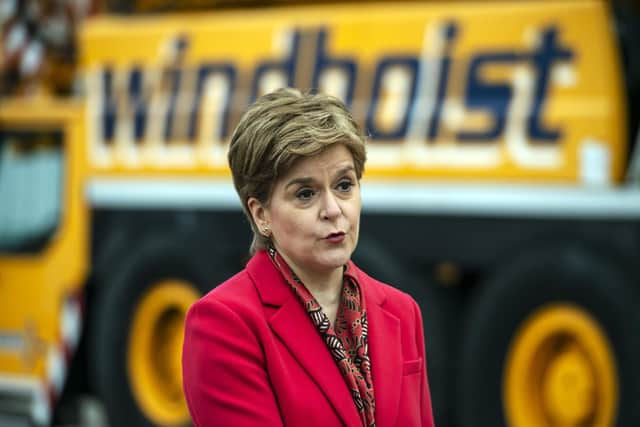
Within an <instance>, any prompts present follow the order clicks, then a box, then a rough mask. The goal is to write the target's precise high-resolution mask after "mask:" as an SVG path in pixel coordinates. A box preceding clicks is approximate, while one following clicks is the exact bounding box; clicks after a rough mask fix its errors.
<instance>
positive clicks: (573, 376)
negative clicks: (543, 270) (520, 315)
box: [503, 304, 618, 427]
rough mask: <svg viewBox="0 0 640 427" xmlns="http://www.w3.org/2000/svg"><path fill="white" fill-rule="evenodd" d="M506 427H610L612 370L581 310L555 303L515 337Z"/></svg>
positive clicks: (601, 338) (614, 389) (614, 388)
mask: <svg viewBox="0 0 640 427" xmlns="http://www.w3.org/2000/svg"><path fill="white" fill-rule="evenodd" d="M503 401H504V405H505V412H506V415H507V424H508V425H509V426H510V427H546V426H548V427H578V426H580V427H610V426H612V425H614V423H615V416H616V407H617V403H618V384H617V369H616V366H615V361H614V358H613V353H612V351H611V346H610V345H609V342H608V340H607V337H606V336H605V334H604V332H603V331H602V329H601V327H600V326H599V324H598V323H597V322H596V321H595V320H594V319H593V318H592V317H591V316H590V315H589V314H588V313H587V312H586V311H584V310H583V309H581V308H579V307H577V306H572V305H567V304H554V305H551V306H547V307H543V308H541V309H540V310H538V311H537V312H536V313H534V314H533V315H532V316H531V317H530V318H529V319H528V320H527V321H526V322H525V323H524V324H523V325H522V327H521V328H520V330H519V331H518V332H517V333H516V336H515V338H514V340H513V341H512V343H511V347H510V349H509V353H508V355H507V361H506V366H505V372H504V383H503Z"/></svg>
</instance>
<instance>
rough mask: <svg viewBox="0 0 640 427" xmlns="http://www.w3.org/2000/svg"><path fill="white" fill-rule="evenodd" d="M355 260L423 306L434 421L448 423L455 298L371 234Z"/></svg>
mask: <svg viewBox="0 0 640 427" xmlns="http://www.w3.org/2000/svg"><path fill="white" fill-rule="evenodd" d="M353 261H354V262H355V263H356V265H357V266H358V267H360V268H361V269H362V270H364V271H365V272H366V273H367V274H369V275H370V276H372V277H374V278H375V279H377V280H380V281H382V282H385V283H388V284H390V285H392V286H394V287H396V288H398V289H400V290H401V291H403V292H406V293H407V294H409V295H411V296H412V297H413V299H414V300H415V301H416V302H417V303H418V305H419V306H420V309H421V312H422V323H423V328H424V336H425V347H426V352H427V370H428V377H429V389H430V391H431V404H432V408H433V415H434V422H435V425H437V426H439V427H440V426H442V427H445V426H447V425H448V410H447V405H448V399H447V395H448V393H449V392H450V390H448V383H450V380H449V375H448V370H449V369H450V368H451V366H450V357H449V356H450V342H449V340H448V334H447V328H448V326H449V325H451V324H452V322H449V321H447V319H448V318H449V317H450V315H451V314H452V313H453V310H452V308H451V305H452V304H453V302H452V301H450V300H449V299H448V298H447V297H448V296H446V295H444V294H443V293H442V292H439V291H442V289H439V288H437V287H436V285H435V284H434V283H433V282H431V281H430V280H429V279H426V278H418V277H417V276H416V275H414V274H411V273H410V272H409V271H408V269H407V268H406V267H405V266H403V265H402V264H401V263H400V262H399V261H398V260H397V259H396V257H394V256H393V254H391V253H389V251H388V250H386V249H385V248H384V247H383V246H382V245H381V244H380V243H378V242H377V241H376V240H374V239H373V238H371V237H369V236H361V237H360V241H359V243H358V249H357V251H356V252H355V253H354V255H353Z"/></svg>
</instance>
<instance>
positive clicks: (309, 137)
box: [228, 88, 366, 254]
mask: <svg viewBox="0 0 640 427" xmlns="http://www.w3.org/2000/svg"><path fill="white" fill-rule="evenodd" d="M335 144H342V145H344V146H345V147H346V148H347V149H348V150H349V152H350V153H351V155H352V156H353V163H354V168H355V172H356V176H357V178H358V180H360V178H361V177H362V173H363V172H364V163H365V161H366V152H365V137H364V135H363V134H362V132H361V131H360V129H359V128H358V125H357V123H356V122H355V120H353V117H352V116H351V113H349V111H348V110H347V107H346V106H345V105H344V104H343V103H342V102H341V101H340V100H339V99H337V98H334V97H332V96H329V95H324V94H311V93H302V92H300V91H299V90H297V89H291V88H285V89H278V90H277V91H275V92H272V93H269V94H266V95H264V96H262V97H260V98H259V99H258V100H257V101H256V102H255V103H254V104H253V105H251V106H250V107H249V109H248V110H247V112H246V113H245V114H244V115H243V116H242V118H241V119H240V122H239V123H238V126H236V128H235V130H234V132H233V135H232V136H231V143H230V146H229V154H228V159H229V166H230V168H231V174H232V175H233V184H234V186H235V188H236V191H237V193H238V196H240V201H241V202H242V209H243V210H244V213H245V215H246V216H247V218H248V220H249V223H250V224H251V229H252V231H253V241H252V243H251V248H250V252H251V254H254V253H255V252H256V251H257V250H260V249H266V248H267V246H268V244H269V239H268V238H266V237H264V236H263V235H262V234H261V233H260V232H259V230H258V227H257V225H256V224H255V222H254V221H253V217H252V216H251V212H250V211H249V207H248V204H247V202H248V200H249V198H251V197H255V198H256V199H257V200H259V201H260V203H262V204H263V205H265V206H268V205H269V200H270V198H271V192H272V190H273V187H274V184H275V182H276V180H277V179H278V178H279V177H280V176H282V175H284V174H285V173H286V171H287V170H289V169H290V168H291V167H292V166H293V164H294V163H295V162H297V161H298V160H299V159H302V158H308V157H313V156H315V155H317V154H320V153H321V152H323V151H324V150H326V149H327V148H329V147H331V146H333V145H335Z"/></svg>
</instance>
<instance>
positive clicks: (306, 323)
mask: <svg viewBox="0 0 640 427" xmlns="http://www.w3.org/2000/svg"><path fill="white" fill-rule="evenodd" d="M247 272H248V273H249V276H250V277H251V279H252V280H253V283H254V285H255V287H256V289H257V291H258V294H259V295H260V299H261V300H262V303H263V304H264V305H265V306H271V307H269V308H268V309H267V310H265V314H266V317H267V321H268V322H269V325H270V326H271V329H272V330H273V332H274V333H275V334H276V335H277V336H278V337H279V338H280V339H281V340H282V342H283V343H284V345H285V346H286V347H287V348H288V349H289V351H290V352H291V354H292V355H293V356H294V357H295V358H296V360H297V361H298V362H299V363H300V365H301V366H302V367H303V369H304V370H305V371H306V372H307V374H308V375H309V376H310V377H311V378H312V379H313V381H314V382H315V383H316V385H317V386H318V387H319V388H320V390H322V392H323V394H324V395H325V397H326V399H327V401H329V403H330V404H331V405H332V406H333V408H334V409H335V411H336V413H337V414H338V416H339V418H340V419H342V420H343V421H344V422H345V425H347V426H359V425H360V417H359V415H358V411H357V410H356V407H355V405H354V403H353V399H352V398H351V394H350V393H349V389H348V388H347V385H346V383H345V382H344V379H343V378H342V374H341V373H340V370H339V368H338V365H336V363H335V361H334V360H333V357H332V356H331V353H330V352H329V351H328V350H327V346H326V344H325V343H324V341H323V340H322V338H321V336H320V334H319V332H318V331H317V330H316V328H315V326H314V325H313V323H312V322H311V320H310V319H309V316H308V314H307V313H306V312H305V310H304V307H303V306H302V304H300V302H299V301H298V299H297V298H296V297H295V295H294V293H293V291H292V290H291V289H290V287H289V285H288V284H287V283H286V282H285V281H284V279H283V278H282V275H281V274H280V272H279V271H278V270H276V268H275V266H274V265H273V264H272V262H271V260H270V259H269V255H267V254H266V252H264V251H261V252H258V253H257V254H256V255H254V257H253V258H252V259H251V260H250V261H249V263H248V264H247Z"/></svg>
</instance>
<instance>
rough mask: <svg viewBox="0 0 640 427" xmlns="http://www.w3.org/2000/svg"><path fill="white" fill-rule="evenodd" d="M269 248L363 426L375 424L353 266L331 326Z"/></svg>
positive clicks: (363, 324)
mask: <svg viewBox="0 0 640 427" xmlns="http://www.w3.org/2000/svg"><path fill="white" fill-rule="evenodd" d="M268 252H269V256H270V258H271V261H272V262H273V264H274V265H275V267H276V269H278V271H280V273H281V274H282V276H283V277H284V279H285V280H286V282H287V283H288V284H289V285H290V286H291V289H293V292H294V293H295V294H296V296H297V297H298V299H299V300H300V302H301V303H302V305H303V307H304V308H305V310H306V311H307V314H309V317H310V318H311V321H312V322H313V324H314V325H315V326H316V328H317V329H318V332H319V333H320V336H321V337H322V338H323V339H324V342H325V344H326V345H327V347H328V348H329V351H330V352H331V355H332V356H333V359H334V360H335V362H336V364H337V365H338V368H340V372H341V373H342V377H343V378H344V380H345V382H346V383H347V387H349V391H350V392H351V396H352V398H353V402H354V403H355V405H356V409H357V410H358V413H359V415H360V420H361V421H362V425H363V427H375V425H376V421H375V406H376V405H375V398H374V394H373V383H372V382H371V361H370V360H369V351H368V344H367V342H368V341H367V311H366V307H365V302H364V296H363V295H362V293H361V292H360V286H359V285H358V282H357V281H356V278H355V275H354V271H353V266H352V265H351V264H350V263H348V264H347V266H346V269H345V271H344V283H343V285H342V297H341V299H340V305H339V307H338V312H337V315H336V323H335V325H334V326H332V325H331V323H330V322H329V318H328V317H327V316H326V314H324V312H323V311H322V307H320V304H318V302H317V301H316V299H315V298H314V297H313V295H311V292H309V290H308V289H307V288H306V287H305V286H304V284H303V283H302V281H301V280H300V279H299V278H298V277H297V276H296V274H295V273H294V272H293V270H291V268H290V267H289V265H288V264H287V262H286V261H285V260H284V259H283V258H282V256H281V255H280V254H279V253H278V252H277V251H276V250H275V249H274V248H273V247H270V248H269V251H268Z"/></svg>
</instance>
